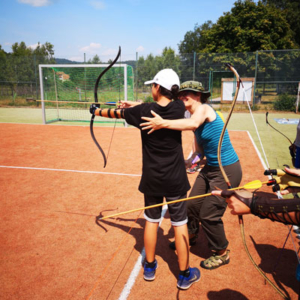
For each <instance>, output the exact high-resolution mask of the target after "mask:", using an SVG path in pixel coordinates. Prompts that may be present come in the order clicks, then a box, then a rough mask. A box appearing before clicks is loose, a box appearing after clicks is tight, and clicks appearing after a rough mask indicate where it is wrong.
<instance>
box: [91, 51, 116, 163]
mask: <svg viewBox="0 0 300 300" xmlns="http://www.w3.org/2000/svg"><path fill="white" fill-rule="evenodd" d="M120 55H121V47H119V51H118V54H117V56H116V58H115V59H114V60H113V61H112V62H111V63H110V64H109V66H108V67H107V68H106V69H104V70H103V71H102V72H101V73H100V75H99V76H98V78H97V80H96V83H95V86H94V100H95V103H98V92H97V90H98V85H99V82H100V79H101V78H102V76H103V75H104V74H105V73H106V72H107V71H108V70H109V69H110V68H111V67H112V66H113V65H114V64H115V63H116V62H117V60H118V59H119V57H120ZM98 105H100V104H98ZM94 119H95V115H92V118H91V122H90V132H91V136H92V139H93V141H94V143H95V144H96V146H97V147H98V149H99V150H100V152H101V154H102V156H103V160H104V166H103V168H105V167H106V163H107V159H106V156H105V153H104V151H103V149H102V147H101V146H100V144H99V143H98V141H97V140H96V137H95V134H94V130H93V124H94Z"/></svg>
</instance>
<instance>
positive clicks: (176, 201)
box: [98, 181, 269, 220]
mask: <svg viewBox="0 0 300 300" xmlns="http://www.w3.org/2000/svg"><path fill="white" fill-rule="evenodd" d="M268 182H269V181H265V182H262V183H261V184H266V183H268ZM244 188H246V189H251V187H250V185H249V183H248V184H245V185H244V186H239V187H236V188H231V189H229V191H234V190H241V189H244ZM211 195H212V194H211V193H208V194H203V195H197V196H193V197H187V198H182V199H178V200H173V201H170V202H163V203H158V204H154V205H150V206H146V207H140V208H136V209H132V210H128V211H124V212H120V213H116V214H113V215H109V216H105V217H102V218H99V219H98V220H105V219H109V218H113V217H117V216H121V215H125V214H129V213H132V212H136V211H140V210H146V209H150V208H154V207H160V206H163V205H165V204H168V205H169V204H173V203H178V202H183V201H189V200H193V199H199V198H204V197H208V196H211Z"/></svg>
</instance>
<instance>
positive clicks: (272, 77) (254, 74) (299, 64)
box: [0, 49, 300, 106]
mask: <svg viewBox="0 0 300 300" xmlns="http://www.w3.org/2000/svg"><path fill="white" fill-rule="evenodd" d="M135 57H136V59H135V60H130V61H126V60H125V59H123V61H122V62H118V63H124V64H128V65H131V66H132V68H133V74H132V80H133V82H134V98H135V99H142V100H147V98H149V96H151V95H150V90H149V88H148V87H147V86H144V82H145V81H147V80H149V79H152V78H153V77H154V75H155V74H156V73H157V72H158V71H159V70H161V69H163V68H172V69H174V70H175V71H176V72H177V73H178V75H179V77H180V80H181V82H184V81H187V80H197V81H201V82H202V84H203V85H204V87H205V88H206V89H207V90H210V92H211V100H214V101H216V102H218V101H221V99H222V82H223V81H226V78H232V77H233V74H232V73H231V72H229V70H228V69H227V68H226V66H225V63H228V62H229V63H231V64H232V65H233V66H234V68H235V69H236V70H237V71H238V73H239V75H240V77H241V78H247V79H253V85H254V88H253V93H252V94H251V98H252V99H248V100H251V101H252V104H259V105H268V104H273V103H274V102H275V101H276V100H277V99H278V97H279V96H280V95H282V94H287V95H289V96H290V97H292V99H293V100H292V101H294V102H296V100H297V95H298V93H299V91H298V86H299V82H300V49H296V50H270V51H256V52H249V53H188V54H180V55H173V56H169V57H164V56H156V57H154V56H152V55H150V56H148V57H147V58H144V57H139V56H138V55H135ZM53 63H56V60H55V59H54V58H51V59H50V58H47V57H36V56H30V57H24V56H13V55H11V54H8V55H7V56H6V57H5V56H4V57H3V56H2V57H1V58H0V68H1V70H2V71H1V74H0V105H2V106H3V105H15V106H20V105H38V102H34V100H39V99H40V83H39V74H38V72H39V71H38V66H39V64H53ZM72 63H73V62H72ZM64 64H66V61H64ZM228 80H229V79H228Z"/></svg>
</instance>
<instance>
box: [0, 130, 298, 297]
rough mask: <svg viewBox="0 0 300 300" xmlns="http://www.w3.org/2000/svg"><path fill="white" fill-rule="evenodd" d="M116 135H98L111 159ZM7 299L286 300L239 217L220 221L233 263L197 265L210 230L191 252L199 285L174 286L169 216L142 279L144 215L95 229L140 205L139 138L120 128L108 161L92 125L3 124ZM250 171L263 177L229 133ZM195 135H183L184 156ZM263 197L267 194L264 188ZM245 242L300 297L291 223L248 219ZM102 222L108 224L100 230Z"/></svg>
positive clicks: (241, 138)
mask: <svg viewBox="0 0 300 300" xmlns="http://www.w3.org/2000/svg"><path fill="white" fill-rule="evenodd" d="M112 131H113V129H112V128H95V135H96V136H97V139H98V141H99V142H100V145H101V146H102V147H103V149H104V151H105V152H106V153H107V151H108V148H109V144H110V140H111V134H112ZM0 135H1V139H0V145H1V147H0V166H1V168H0V185H1V196H0V197H1V201H0V208H1V210H0V211H1V240H0V243H1V244H0V245H1V246H0V247H1V273H0V274H1V275H0V276H1V277H0V281H1V289H0V299H1V300H12V299H18V300H25V299H26V300H41V299H43V300H48V299H49V300H56V299H59V300H65V299H70V300H77V299H146V300H148V299H164V300H169V299H282V298H281V296H280V295H279V294H277V293H276V292H275V291H274V290H273V288H272V287H271V286H270V285H268V284H266V283H265V282H264V280H263V278H262V277H261V276H260V275H259V273H258V272H257V270H256V269H255V268H254V267H253V265H252V264H251V262H250V261H249V259H248V257H247V254H246V252H245V250H244V248H243V244H242V239H241V235H240V229H239V225H238V218H237V217H236V216H232V215H231V214H230V211H229V210H227V211H226V213H225V216H224V218H223V220H224V223H225V230H226V234H227V238H228V240H229V243H230V244H229V249H230V250H231V252H230V255H231V261H230V263H229V264H228V265H226V266H222V267H220V268H219V269H216V270H213V271H209V270H204V269H202V268H200V267H199V263H200V261H201V260H203V259H206V258H207V257H209V256H210V252H209V250H208V247H207V242H206V239H205V236H204V234H203V232H202V233H201V234H200V236H199V238H198V240H197V244H196V246H193V247H192V248H191V255H190V264H191V266H197V267H199V268H200V269H201V280H200V281H199V282H198V283H196V284H194V285H193V286H192V287H191V288H190V289H189V290H187V291H179V290H178V289H177V288H176V283H177V276H178V272H179V270H178V265H177V257H176V254H175V253H174V252H173V251H171V250H170V249H169V247H168V244H169V242H170V241H171V240H173V237H174V234H173V231H172V229H171V225H170V219H169V215H168V213H166V214H165V217H164V219H163V221H162V223H161V226H160V228H159V232H158V244H157V261H158V265H159V267H158V269H157V273H156V279H155V281H153V282H145V281H144V280H143V276H142V275H143V272H142V269H141V263H140V261H141V255H142V253H143V226H144V219H143V211H141V212H135V213H131V214H127V215H124V216H122V217H120V218H118V219H109V220H108V221H105V222H102V223H101V224H97V223H96V222H95V218H96V216H98V215H99V214H100V213H102V214H103V215H108V214H113V213H117V212H121V211H126V210H130V209H134V208H139V207H143V195H142V194H141V193H140V192H139V191H138V184H139V180H140V174H141V163H142V157H141V141H140V133H139V131H138V130H137V129H134V128H116V129H115V131H114V135H113V140H112V145H111V148H110V152H109V157H108V164H107V167H106V168H105V169H103V159H102V156H101V154H100V152H99V150H98V149H97V148H96V146H95V145H94V143H93V141H92V139H91V137H90V133H89V128H88V127H82V126H56V125H55V126H52V125H24V124H23V125H22V124H0ZM230 137H231V140H232V143H233V145H234V147H235V149H236V151H237V153H238V155H239V158H240V161H241V164H242V168H243V182H242V184H245V183H247V182H249V181H252V180H255V179H259V180H262V181H265V180H267V178H266V177H265V176H263V169H264V168H263V166H262V164H261V161H260V159H259V157H258V154H257V152H256V150H255V148H254V146H253V144H252V142H251V139H250V138H249V135H248V133H247V132H243V131H240V132H238V131H232V132H230ZM191 141H192V133H187V132H185V133H183V149H184V152H185V156H187V155H188V153H189V152H190V147H191ZM195 176H196V175H195V174H193V175H189V179H190V182H191V184H193V182H194V180H195ZM262 190H263V191H270V189H269V188H267V187H264V188H263V189H262ZM244 222H245V234H246V240H247V244H248V247H249V250H250V253H251V254H252V256H253V258H254V260H255V261H256V263H257V264H258V265H259V266H260V267H261V268H262V270H263V271H264V272H265V273H266V275H267V276H268V277H269V278H270V279H271V281H272V282H274V283H275V284H276V285H277V286H278V287H279V288H280V289H281V290H282V292H283V293H285V294H286V295H287V297H289V298H291V299H298V288H299V287H298V282H297V280H296V277H295V272H296V267H297V257H296V254H295V251H294V249H295V248H296V250H298V247H299V244H298V240H297V239H295V234H294V233H293V234H292V237H293V240H294V243H295V247H294V246H293V243H292V238H288V241H287V243H286V246H285V249H283V250H282V246H283V244H284V242H285V240H286V238H287V235H288V232H289V226H285V225H282V224H279V223H274V222H271V221H269V220H261V219H259V218H257V217H255V216H252V215H248V216H244ZM99 225H101V226H99Z"/></svg>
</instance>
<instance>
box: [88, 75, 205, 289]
mask: <svg viewBox="0 0 300 300" xmlns="http://www.w3.org/2000/svg"><path fill="white" fill-rule="evenodd" d="M145 84H152V86H151V91H152V97H153V100H154V102H151V103H143V104H140V105H136V106H133V107H129V108H121V109H115V110H111V109H98V108H96V107H95V106H93V105H92V106H91V107H90V112H91V113H92V114H95V115H100V116H103V117H109V118H123V119H125V120H126V122H127V123H128V124H130V125H133V126H135V127H137V128H139V129H141V127H140V124H141V123H142V122H143V120H142V119H141V117H142V116H149V117H151V116H152V112H155V113H158V114H159V115H161V116H163V117H164V118H166V119H180V118H183V117H184V112H185V107H184V104H183V103H182V101H177V100H176V99H177V93H178V90H179V86H180V81H179V77H178V75H177V74H176V73H175V72H174V71H173V70H172V69H164V70H161V71H160V72H158V73H157V74H156V75H155V76H154V78H153V80H150V81H146V82H145ZM173 100H174V101H173ZM125 107H126V106H125ZM141 138H142V151H143V172H142V177H141V181H140V185H139V190H140V192H142V193H143V194H144V199H145V206H150V205H154V204H159V203H163V199H164V198H166V201H167V202H168V201H172V200H177V199H183V198H186V196H187V191H188V190H189V189H190V184H189V181H188V178H187V174H186V170H185V164H184V157H183V152H182V145H181V131H176V130H168V129H164V130H159V131H156V132H155V133H153V134H148V132H147V131H145V130H141ZM168 209H169V214H170V218H171V223H172V226H173V228H174V232H175V243H176V249H177V255H178V263H179V269H180V273H179V276H178V281H177V287H178V288H179V289H188V288H189V287H190V286H191V285H192V284H193V283H195V282H197V281H199V279H200V271H199V269H197V268H191V267H190V266H189V236H188V230H187V211H186V204H185V202H178V203H174V204H171V205H169V207H168ZM161 211H162V207H161V206H160V207H155V208H151V209H147V210H145V212H144V217H145V219H146V225H145V231H144V245H145V252H146V259H145V263H144V279H145V280H147V281H151V280H154V279H155V273H156V269H157V260H156V259H155V248H156V242H157V230H158V226H159V222H160V220H161Z"/></svg>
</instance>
